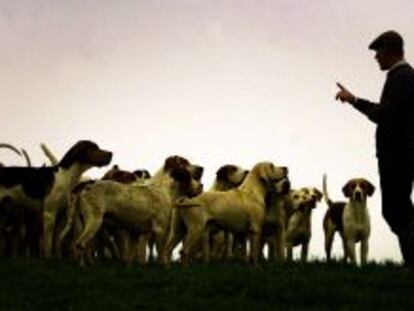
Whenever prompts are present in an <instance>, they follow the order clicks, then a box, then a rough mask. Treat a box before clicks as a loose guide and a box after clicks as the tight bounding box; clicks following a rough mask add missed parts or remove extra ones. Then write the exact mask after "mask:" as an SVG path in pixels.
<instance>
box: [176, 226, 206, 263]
mask: <svg viewBox="0 0 414 311" xmlns="http://www.w3.org/2000/svg"><path fill="white" fill-rule="evenodd" d="M203 233H204V227H203V226H199V225H198V226H191V227H189V228H188V232H187V236H186V238H185V239H184V243H183V248H182V250H181V261H182V263H183V264H184V265H187V264H188V262H189V259H190V258H189V255H190V254H192V253H193V249H194V246H195V245H197V244H198V243H199V242H200V241H201V239H202V238H203Z"/></svg>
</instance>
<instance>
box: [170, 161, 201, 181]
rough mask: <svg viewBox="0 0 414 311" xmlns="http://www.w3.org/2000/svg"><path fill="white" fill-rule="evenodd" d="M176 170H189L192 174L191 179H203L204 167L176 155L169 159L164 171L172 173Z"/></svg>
mask: <svg viewBox="0 0 414 311" xmlns="http://www.w3.org/2000/svg"><path fill="white" fill-rule="evenodd" d="M176 168H185V169H187V170H188V171H189V172H190V174H191V177H192V178H193V179H195V180H198V181H201V178H202V177H203V172H204V168H203V167H201V166H199V165H195V164H191V163H190V161H188V160H187V159H186V158H184V157H181V156H177V155H174V156H170V157H168V158H167V159H166V160H165V162H164V166H163V171H164V172H166V173H170V172H172V171H173V170H174V169H176Z"/></svg>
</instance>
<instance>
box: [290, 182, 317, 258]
mask: <svg viewBox="0 0 414 311" xmlns="http://www.w3.org/2000/svg"><path fill="white" fill-rule="evenodd" d="M321 199H322V192H320V191H319V190H318V189H316V188H315V187H304V188H300V189H297V190H292V191H291V192H290V193H289V196H288V198H287V204H286V207H287V229H286V238H285V246H286V250H287V259H288V260H292V258H293V253H292V252H293V247H295V246H299V245H300V246H301V261H303V262H305V261H306V260H307V258H308V251H309V242H310V239H311V235H312V229H311V228H312V222H311V220H312V219H311V218H312V211H313V209H314V208H316V206H317V203H318V202H320V201H321Z"/></svg>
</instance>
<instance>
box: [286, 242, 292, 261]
mask: <svg viewBox="0 0 414 311" xmlns="http://www.w3.org/2000/svg"><path fill="white" fill-rule="evenodd" d="M285 245H286V253H287V256H286V259H287V261H292V260H293V246H292V243H290V242H286V244H285Z"/></svg>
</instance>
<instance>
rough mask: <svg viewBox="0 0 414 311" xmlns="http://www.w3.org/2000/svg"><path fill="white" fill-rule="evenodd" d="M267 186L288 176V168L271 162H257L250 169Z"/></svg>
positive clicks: (271, 185)
mask: <svg viewBox="0 0 414 311" xmlns="http://www.w3.org/2000/svg"><path fill="white" fill-rule="evenodd" d="M251 173H252V174H256V175H257V176H258V178H259V179H260V180H262V181H263V182H264V183H265V184H266V185H267V186H268V187H273V185H274V184H275V183H277V182H279V181H281V180H283V179H285V178H287V177H288V169H287V167H285V166H275V165H274V164H273V163H271V162H259V163H257V164H256V165H255V166H254V167H253V168H252V170H251Z"/></svg>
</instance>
